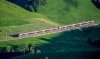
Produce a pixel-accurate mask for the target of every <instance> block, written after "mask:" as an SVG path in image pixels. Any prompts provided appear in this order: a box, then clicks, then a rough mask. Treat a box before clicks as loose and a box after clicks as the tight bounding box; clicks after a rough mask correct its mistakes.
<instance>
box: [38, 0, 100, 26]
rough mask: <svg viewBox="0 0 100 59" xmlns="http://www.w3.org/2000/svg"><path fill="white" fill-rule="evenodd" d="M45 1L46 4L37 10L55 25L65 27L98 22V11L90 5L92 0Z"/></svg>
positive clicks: (99, 14)
mask: <svg viewBox="0 0 100 59" xmlns="http://www.w3.org/2000/svg"><path fill="white" fill-rule="evenodd" d="M46 1H47V4H46V5H45V6H41V7H40V8H39V13H41V14H44V15H46V16H47V17H48V18H50V20H52V21H54V22H56V23H59V24H63V25H65V24H70V23H77V22H82V21H88V20H95V21H100V9H99V8H97V7H96V6H95V5H94V4H93V3H92V0H59V1H58V0H46ZM95 1H96V0H95ZM99 4H100V3H99Z"/></svg>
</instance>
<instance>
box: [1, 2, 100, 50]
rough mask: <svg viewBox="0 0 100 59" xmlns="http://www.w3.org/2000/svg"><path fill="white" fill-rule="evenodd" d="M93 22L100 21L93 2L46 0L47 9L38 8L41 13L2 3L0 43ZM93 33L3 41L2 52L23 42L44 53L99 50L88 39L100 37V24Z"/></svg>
mask: <svg viewBox="0 0 100 59" xmlns="http://www.w3.org/2000/svg"><path fill="white" fill-rule="evenodd" d="M90 20H95V21H96V22H100V9H98V8H96V7H95V6H94V5H93V3H92V2H91V0H47V4H46V5H45V6H39V8H38V12H29V11H27V10H25V9H23V8H21V7H19V6H18V5H16V4H13V3H11V2H8V1H6V0H0V40H9V39H14V38H13V37H11V36H10V35H14V34H19V33H24V32H31V31H35V30H41V29H46V28H52V27H57V26H62V25H67V24H73V23H79V22H83V21H90ZM91 30H92V32H90V33H89V34H88V35H85V34H84V33H83V31H82V29H80V30H71V31H67V32H61V33H55V34H50V35H44V36H39V37H31V38H25V39H19V40H15V39H14V40H12V41H5V42H0V52H2V47H7V46H10V45H17V44H22V43H23V44H29V43H33V44H34V46H39V47H41V49H43V50H45V52H65V51H90V50H91V51H92V50H93V51H96V50H99V49H100V47H97V46H92V45H91V44H89V43H88V42H87V38H88V37H92V38H93V39H94V38H97V37H100V31H99V30H100V25H99V26H96V27H95V26H94V27H91ZM76 34H77V35H76ZM65 47H66V48H65ZM46 49H47V50H46Z"/></svg>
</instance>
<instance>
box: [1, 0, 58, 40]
mask: <svg viewBox="0 0 100 59" xmlns="http://www.w3.org/2000/svg"><path fill="white" fill-rule="evenodd" d="M47 19H48V18H47V17H46V16H44V15H41V14H39V13H34V12H33V13H32V12H29V11H27V10H25V9H23V8H21V7H19V6H17V5H15V4H13V3H10V2H8V1H6V0H0V40H5V39H13V38H11V37H10V35H14V34H19V33H23V32H31V31H34V30H40V29H44V28H50V27H55V26H58V24H56V23H54V22H51V21H48V20H47ZM44 24H45V25H44ZM23 29H24V30H23ZM6 37H7V38H6Z"/></svg>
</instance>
